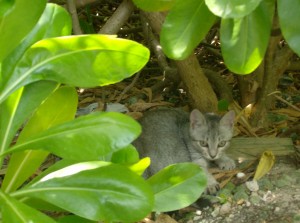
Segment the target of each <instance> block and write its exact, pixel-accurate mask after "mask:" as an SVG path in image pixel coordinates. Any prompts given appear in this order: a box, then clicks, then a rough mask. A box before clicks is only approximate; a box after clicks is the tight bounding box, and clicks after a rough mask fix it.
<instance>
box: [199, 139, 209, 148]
mask: <svg viewBox="0 0 300 223" xmlns="http://www.w3.org/2000/svg"><path fill="white" fill-rule="evenodd" d="M199 144H200V146H203V147H207V146H208V144H207V142H206V141H203V140H200V141H199Z"/></svg>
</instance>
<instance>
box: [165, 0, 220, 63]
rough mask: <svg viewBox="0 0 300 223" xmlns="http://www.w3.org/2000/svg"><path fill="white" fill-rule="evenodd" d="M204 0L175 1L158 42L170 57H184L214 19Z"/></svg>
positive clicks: (204, 33) (207, 29)
mask: <svg viewBox="0 0 300 223" xmlns="http://www.w3.org/2000/svg"><path fill="white" fill-rule="evenodd" d="M215 18H216V17H215V16H214V15H213V14H212V13H211V12H210V11H209V10H208V8H207V6H206V5H205V3H204V0H186V1H176V3H175V4H174V6H173V7H172V9H171V10H170V12H169V14H168V15H167V17H166V20H165V22H164V23H163V26H162V30H161V35H160V38H161V39H160V42H161V46H162V48H163V50H164V52H165V54H166V55H167V56H168V57H170V58H172V59H179V60H181V59H185V58H186V57H188V56H189V55H190V54H191V53H192V52H193V50H194V48H195V47H196V46H197V45H198V44H199V43H200V41H201V40H202V39H203V38H204V37H205V35H206V34H207V32H208V31H209V29H210V28H211V26H212V25H213V23H214V21H215Z"/></svg>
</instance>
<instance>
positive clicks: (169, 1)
mask: <svg viewBox="0 0 300 223" xmlns="http://www.w3.org/2000/svg"><path fill="white" fill-rule="evenodd" d="M133 3H134V4H135V5H136V6H137V7H139V8H141V9H143V10H144V11H166V10H169V9H170V8H172V6H173V5H174V3H175V0H146V1H145V0H133Z"/></svg>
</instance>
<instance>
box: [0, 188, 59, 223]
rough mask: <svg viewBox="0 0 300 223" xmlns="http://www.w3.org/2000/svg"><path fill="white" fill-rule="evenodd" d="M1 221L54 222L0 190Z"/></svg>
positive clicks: (8, 222)
mask: <svg viewBox="0 0 300 223" xmlns="http://www.w3.org/2000/svg"><path fill="white" fill-rule="evenodd" d="M0 207H1V213H2V216H1V220H2V221H1V222H3V223H29V222H30V223H41V222H43V223H55V222H56V221H54V220H53V219H52V218H50V217H48V216H47V215H44V214H42V213H40V212H39V211H37V210H35V209H33V208H31V207H29V206H27V205H25V204H23V203H21V202H19V201H18V200H16V199H14V198H12V197H9V196H8V195H6V194H4V193H3V192H1V191H0Z"/></svg>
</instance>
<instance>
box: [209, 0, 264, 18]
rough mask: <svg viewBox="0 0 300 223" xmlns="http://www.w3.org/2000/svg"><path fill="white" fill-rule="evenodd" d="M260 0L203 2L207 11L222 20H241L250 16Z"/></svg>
mask: <svg viewBox="0 0 300 223" xmlns="http://www.w3.org/2000/svg"><path fill="white" fill-rule="evenodd" d="M261 1H262V0H247V1H245V0H222V1H218V0H205V3H206V5H207V6H208V8H209V10H210V11H212V12H213V13H214V14H215V15H217V16H219V17H222V18H224V19H225V18H241V17H244V16H246V15H248V14H250V13H251V12H252V11H253V10H254V9H255V8H256V7H257V6H258V5H259V3H260V2H261Z"/></svg>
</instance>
